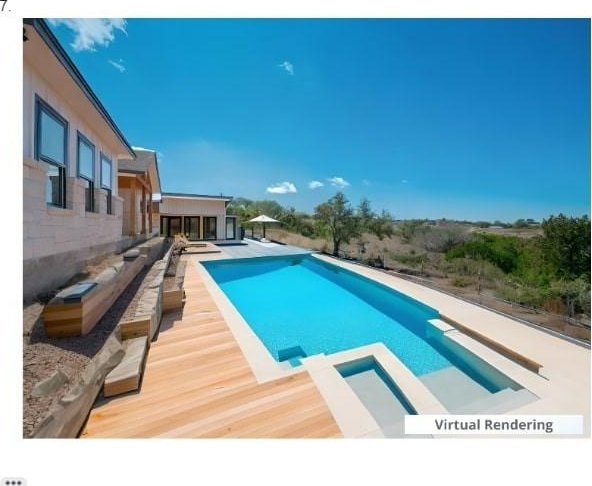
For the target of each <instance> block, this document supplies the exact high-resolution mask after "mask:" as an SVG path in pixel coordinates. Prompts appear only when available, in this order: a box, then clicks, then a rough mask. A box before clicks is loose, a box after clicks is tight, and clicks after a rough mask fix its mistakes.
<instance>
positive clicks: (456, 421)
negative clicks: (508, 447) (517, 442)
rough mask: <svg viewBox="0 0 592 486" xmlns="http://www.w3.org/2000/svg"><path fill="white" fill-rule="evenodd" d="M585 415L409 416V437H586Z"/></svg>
mask: <svg viewBox="0 0 592 486" xmlns="http://www.w3.org/2000/svg"><path fill="white" fill-rule="evenodd" d="M583 433H584V418H583V416H582V415H406V416H405V434H429V435H583Z"/></svg>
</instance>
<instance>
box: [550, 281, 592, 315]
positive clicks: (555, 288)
mask: <svg viewBox="0 0 592 486" xmlns="http://www.w3.org/2000/svg"><path fill="white" fill-rule="evenodd" d="M551 293H552V294H553V295H557V296H558V297H560V298H561V299H562V300H563V302H565V305H566V307H567V315H568V316H569V317H575V315H576V305H579V306H580V307H585V302H589V301H590V287H589V285H588V283H587V282H586V281H584V280H583V279H581V278H577V279H576V280H571V281H566V280H557V281H555V282H553V283H552V284H551ZM585 310H587V311H589V309H585Z"/></svg>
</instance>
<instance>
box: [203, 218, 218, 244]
mask: <svg viewBox="0 0 592 486" xmlns="http://www.w3.org/2000/svg"><path fill="white" fill-rule="evenodd" d="M203 225H204V240H215V239H217V238H218V237H217V235H216V216H204V219H203Z"/></svg>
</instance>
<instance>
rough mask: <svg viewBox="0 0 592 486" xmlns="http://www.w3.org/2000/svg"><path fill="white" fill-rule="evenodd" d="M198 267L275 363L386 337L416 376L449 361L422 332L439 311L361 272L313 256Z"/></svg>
mask: <svg viewBox="0 0 592 486" xmlns="http://www.w3.org/2000/svg"><path fill="white" fill-rule="evenodd" d="M203 265H204V266H205V267H206V269H207V270H208V271H209V273H210V274H211V275H212V277H213V278H214V280H215V281H216V282H217V283H218V285H219V286H220V287H221V288H222V290H223V291H224V292H225V293H226V295H227V296H228V298H229V299H230V300H231V301H232V303H233V304H234V306H235V307H236V308H237V310H238V311H239V312H240V313H241V314H242V316H243V317H244V319H245V320H246V321H247V323H248V324H249V325H250V326H251V328H252V329H253V331H254V332H255V333H256V334H257V336H259V338H260V339H261V341H262V342H263V343H264V345H265V346H266V348H267V349H268V351H269V352H270V353H271V355H272V356H273V357H274V358H275V359H276V360H278V361H284V360H289V361H291V362H292V363H293V364H297V363H298V359H299V358H300V357H303V356H312V355H314V354H318V353H325V354H331V353H335V352H338V351H343V350H347V349H352V348H356V347H359V346H363V345H367V344H372V343H377V342H383V343H384V344H385V345H386V346H387V347H388V348H389V349H390V350H391V351H392V352H393V353H394V354H395V355H396V356H398V357H399V359H400V360H401V361H403V363H405V365H406V366H407V367H408V368H409V369H410V370H411V371H412V372H413V373H414V374H416V375H417V376H421V375H423V374H426V373H430V372H433V371H436V370H439V369H442V368H445V367H448V366H451V361H450V359H449V358H450V357H449V356H446V352H445V350H438V349H437V348H436V347H434V344H437V343H430V342H429V341H428V336H427V335H426V325H427V322H426V321H427V320H428V319H433V318H437V317H438V316H439V314H438V312H437V311H436V310H435V309H432V308H430V307H428V306H426V305H423V304H421V303H419V302H417V301H415V300H413V299H410V298H409V297H406V296H404V295H402V294H399V293H397V292H395V291H393V290H392V289H389V288H387V287H384V286H382V285H381V284H377V283H375V282H372V281H370V280H369V279H366V278H365V277H362V276H358V275H357V274H354V273H352V272H349V271H347V270H344V269H341V268H338V267H335V266H334V265H330V264H326V263H324V262H321V261H319V260H318V259H315V258H313V257H310V256H297V257H280V258H265V259H248V260H231V261H221V262H220V261H218V262H205V263H203ZM442 351H444V352H442Z"/></svg>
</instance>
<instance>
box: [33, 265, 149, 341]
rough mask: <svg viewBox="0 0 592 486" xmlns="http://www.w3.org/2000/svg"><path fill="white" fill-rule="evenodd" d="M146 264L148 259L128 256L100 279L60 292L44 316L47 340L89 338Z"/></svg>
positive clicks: (49, 304)
mask: <svg viewBox="0 0 592 486" xmlns="http://www.w3.org/2000/svg"><path fill="white" fill-rule="evenodd" d="M145 261H146V256H145V255H137V254H136V255H135V256H134V257H133V259H132V258H131V257H130V256H128V257H127V259H126V260H124V261H121V262H120V263H118V264H116V265H114V266H113V267H110V268H108V269H106V270H103V271H102V272H101V273H100V274H99V275H98V276H97V277H95V278H93V279H89V280H85V281H83V282H78V283H76V284H74V285H71V286H70V287H67V288H65V289H63V290H62V291H61V292H59V293H58V294H57V295H56V296H55V297H54V298H53V299H51V300H50V301H49V303H48V304H47V305H46V306H45V307H44V309H43V312H42V314H41V315H42V317H43V325H44V327H45V333H46V334H47V336H49V337H63V336H80V335H85V334H88V333H89V332H90V331H91V330H92V329H93V327H94V326H95V325H96V324H97V322H99V320H100V319H101V318H102V317H103V315H104V314H105V313H106V312H107V311H108V310H109V309H110V307H111V306H112V305H113V303H114V302H115V301H116V300H117V299H118V298H119V296H120V295H121V293H122V292H123V291H124V290H125V289H126V288H127V286H128V285H129V284H130V283H131V281H132V280H133V279H134V278H135V276H136V275H137V274H138V273H139V272H140V270H141V269H142V267H143V266H144V262H145Z"/></svg>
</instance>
